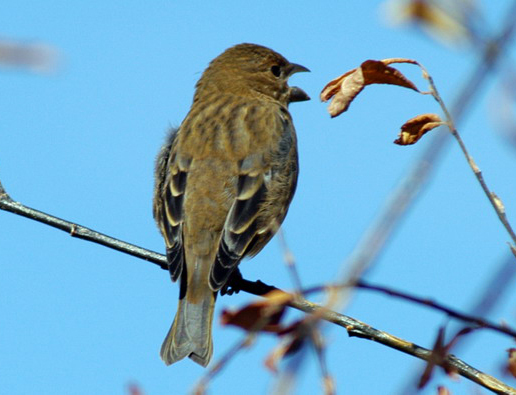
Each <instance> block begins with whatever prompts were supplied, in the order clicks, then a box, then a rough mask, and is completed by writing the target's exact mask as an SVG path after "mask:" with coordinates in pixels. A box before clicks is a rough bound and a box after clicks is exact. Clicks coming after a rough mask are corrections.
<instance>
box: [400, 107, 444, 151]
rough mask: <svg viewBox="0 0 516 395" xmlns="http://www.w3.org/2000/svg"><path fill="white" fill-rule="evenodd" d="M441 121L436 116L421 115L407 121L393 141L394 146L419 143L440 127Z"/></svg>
mask: <svg viewBox="0 0 516 395" xmlns="http://www.w3.org/2000/svg"><path fill="white" fill-rule="evenodd" d="M442 124H443V121H442V120H441V118H440V117H439V115H437V114H421V115H418V116H417V117H414V118H412V119H409V120H408V121H407V122H405V124H404V125H403V126H402V127H401V131H400V133H399V134H398V138H397V139H396V140H394V144H398V145H411V144H415V143H417V142H418V141H419V139H420V138H421V137H422V136H423V135H424V134H425V133H427V132H429V131H430V130H432V129H434V128H436V127H438V126H441V125H442Z"/></svg>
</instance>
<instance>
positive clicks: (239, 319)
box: [221, 290, 292, 333]
mask: <svg viewBox="0 0 516 395" xmlns="http://www.w3.org/2000/svg"><path fill="white" fill-rule="evenodd" d="M291 300H292V295H290V294H288V293H286V292H282V291H277V290H276V291H272V292H269V293H268V294H266V295H265V299H262V300H259V301H256V302H253V303H250V304H248V305H247V306H244V307H243V308H241V309H240V310H236V311H229V310H224V311H223V312H222V317H221V323H222V325H234V326H238V327H240V328H242V329H245V330H247V331H264V332H275V333H282V332H284V331H285V328H284V327H283V326H281V325H280V321H281V318H282V317H283V313H284V312H285V307H286V306H287V303H289V302H290V301H291Z"/></svg>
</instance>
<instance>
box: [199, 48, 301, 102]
mask: <svg viewBox="0 0 516 395" xmlns="http://www.w3.org/2000/svg"><path fill="white" fill-rule="evenodd" d="M303 71H310V70H308V69H307V68H306V67H304V66H301V65H299V64H296V63H290V62H289V61H288V60H287V59H285V58H284V57H283V56H281V55H280V54H279V53H277V52H275V51H273V50H271V49H269V48H266V47H263V46H261V45H256V44H238V45H235V46H234V47H231V48H229V49H227V50H226V51H224V52H223V53H222V54H221V55H219V56H218V57H216V58H215V59H214V60H213V61H212V62H211V63H210V65H209V67H208V68H207V69H206V71H205V72H204V73H203V76H202V77H201V79H200V80H199V82H198V83H197V92H198V93H200V91H203V92H207V91H208V92H210V93H215V92H219V93H230V94H235V95H239V96H254V97H260V98H262V99H268V100H270V99H272V100H275V101H278V102H280V103H281V104H283V105H288V104H289V103H292V102H297V101H305V100H310V97H309V96H308V95H307V94H306V93H305V92H304V91H303V90H302V89H301V88H298V87H296V86H293V87H290V86H289V85H288V79H289V77H290V76H291V75H293V74H295V73H299V72H303ZM204 94H205V93H204ZM196 95H197V94H196Z"/></svg>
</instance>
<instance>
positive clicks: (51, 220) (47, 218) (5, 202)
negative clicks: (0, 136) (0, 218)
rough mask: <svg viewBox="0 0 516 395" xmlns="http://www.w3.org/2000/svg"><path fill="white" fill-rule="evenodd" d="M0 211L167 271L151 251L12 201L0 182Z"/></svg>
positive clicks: (160, 260)
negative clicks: (19, 216)
mask: <svg viewBox="0 0 516 395" xmlns="http://www.w3.org/2000/svg"><path fill="white" fill-rule="evenodd" d="M0 209H1V210H4V211H9V212H10V213H13V214H17V215H21V216H22V217H25V218H29V219H32V220H34V221H38V222H41V223H43V224H45V225H49V226H52V227H53V228H57V229H60V230H62V231H64V232H67V233H69V234H70V236H72V237H77V238H78V239H83V240H87V241H91V242H93V243H97V244H100V245H103V246H105V247H109V248H112V249H114V250H117V251H120V252H123V253H125V254H129V255H132V256H135V257H137V258H140V259H143V260H146V261H149V262H152V263H155V264H156V265H158V266H159V267H161V268H162V269H164V270H168V266H167V258H166V257H165V256H164V255H162V254H158V253H156V252H154V251H151V250H147V249H145V248H141V247H138V246H135V245H133V244H129V243H126V242H125V241H122V240H118V239H115V238H114V237H111V236H107V235H105V234H103V233H99V232H96V231H94V230H92V229H89V228H86V227H84V226H81V225H78V224H75V223H73V222H69V221H66V220H64V219H61V218H57V217H54V216H52V215H50V214H46V213H44V212H42V211H38V210H35V209H33V208H30V207H27V206H25V205H23V204H21V203H19V202H16V201H14V200H13V199H12V198H11V197H10V196H9V195H8V194H7V192H6V191H5V189H4V187H3V186H2V183H1V182H0Z"/></svg>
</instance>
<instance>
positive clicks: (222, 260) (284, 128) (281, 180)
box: [210, 113, 297, 291]
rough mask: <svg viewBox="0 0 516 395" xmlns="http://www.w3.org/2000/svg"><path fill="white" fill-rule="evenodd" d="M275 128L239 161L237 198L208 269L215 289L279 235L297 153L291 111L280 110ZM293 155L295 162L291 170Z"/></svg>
mask: <svg viewBox="0 0 516 395" xmlns="http://www.w3.org/2000/svg"><path fill="white" fill-rule="evenodd" d="M271 126H272V127H274V128H275V130H276V131H278V133H276V136H277V137H276V138H273V139H271V144H269V145H267V146H266V147H265V149H263V150H261V151H260V150H258V152H254V153H253V154H250V155H248V156H247V157H246V158H245V159H244V160H242V161H241V162H240V166H239V174H238V181H237V190H236V196H235V201H234V203H233V205H232V207H231V209H230V210H229V213H228V216H227V218H226V222H225V225H224V229H223V232H222V237H221V241H220V245H219V250H218V253H217V259H216V260H215V262H214V263H213V266H212V269H211V272H210V286H211V288H212V289H213V290H214V291H216V290H219V289H220V288H221V287H222V286H224V284H225V283H226V281H227V279H228V278H229V276H230V275H231V273H232V272H233V270H234V269H235V268H236V267H237V265H238V263H239V262H240V260H241V259H242V258H243V257H244V256H245V255H247V254H250V255H254V254H255V253H257V252H258V251H260V250H261V248H262V247H263V246H264V245H265V244H266V243H267V241H268V240H269V239H270V238H271V237H272V235H273V234H274V233H276V230H277V229H278V227H279V225H280V223H281V222H282V221H283V218H284V217H285V214H286V211H287V209H288V205H289V203H290V200H291V198H292V194H293V190H294V189H295V184H296V180H297V153H296V141H295V131H294V128H293V126H292V122H291V118H290V115H288V113H287V114H280V115H278V114H276V115H275V116H274V122H273V124H272V125H271ZM289 159H292V160H291V161H290V162H292V161H293V162H294V167H295V168H294V169H293V171H291V170H290V167H292V166H291V164H290V163H289ZM289 166H290V167H289Z"/></svg>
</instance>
